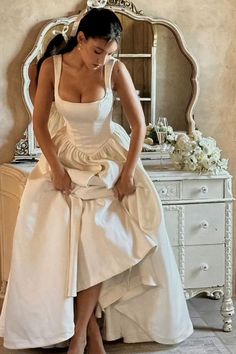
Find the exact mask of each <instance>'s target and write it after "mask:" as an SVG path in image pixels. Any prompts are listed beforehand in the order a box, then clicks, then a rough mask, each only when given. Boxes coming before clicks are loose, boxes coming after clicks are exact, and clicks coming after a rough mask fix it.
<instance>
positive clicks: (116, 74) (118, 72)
mask: <svg viewBox="0 0 236 354" xmlns="http://www.w3.org/2000/svg"><path fill="white" fill-rule="evenodd" d="M127 72H128V70H127V68H126V66H125V64H124V63H122V62H121V61H120V60H116V61H115V63H114V67H113V70H112V83H113V89H114V90H116V85H117V82H118V81H119V78H120V77H121V76H124V75H126V74H127Z"/></svg>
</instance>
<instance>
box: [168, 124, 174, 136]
mask: <svg viewBox="0 0 236 354" xmlns="http://www.w3.org/2000/svg"><path fill="white" fill-rule="evenodd" d="M173 132H174V131H173V128H172V127H171V126H170V125H168V127H167V134H172V133H173Z"/></svg>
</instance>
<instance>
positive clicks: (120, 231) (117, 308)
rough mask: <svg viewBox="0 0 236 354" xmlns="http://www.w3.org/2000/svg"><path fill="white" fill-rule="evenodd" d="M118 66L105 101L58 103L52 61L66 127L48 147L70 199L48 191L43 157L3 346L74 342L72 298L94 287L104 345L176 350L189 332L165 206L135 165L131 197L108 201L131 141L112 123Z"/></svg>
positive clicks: (25, 213) (31, 181)
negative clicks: (147, 344)
mask: <svg viewBox="0 0 236 354" xmlns="http://www.w3.org/2000/svg"><path fill="white" fill-rule="evenodd" d="M114 63H115V59H111V60H110V61H109V62H108V63H107V64H106V65H105V86H106V93H105V96H104V98H103V99H101V100H98V101H95V102H91V103H72V102H68V101H64V100H62V99H61V98H60V97H59V95H58V83H59V80H60V74H61V68H62V65H61V64H62V58H61V55H58V56H54V68H55V105H56V108H57V110H58V112H59V113H60V114H61V115H63V117H64V119H65V126H64V127H62V128H61V129H60V130H59V131H58V132H57V133H56V134H55V136H54V137H53V141H54V143H55V145H56V147H57V149H58V156H59V158H60V160H61V162H62V163H63V165H64V166H65V168H66V169H67V171H68V173H69V175H70V176H71V179H72V181H73V182H74V188H73V191H72V193H71V194H70V196H65V195H63V194H62V193H61V192H60V191H56V190H55V189H54V187H53V184H52V181H51V171H50V167H49V165H48V163H47V160H46V159H45V157H44V156H43V155H42V156H41V158H40V161H39V162H38V163H37V165H36V166H35V168H34V169H33V171H32V172H31V174H30V175H29V177H28V180H27V183H26V187H25V190H24V193H23V196H22V199H21V204H20V209H19V213H18V218H17V223H16V228H15V234H14V240H13V251H12V261H11V269H10V275H9V281H8V286H7V291H6V296H5V299H4V303H3V309H2V313H1V317H0V336H2V337H4V346H5V347H6V348H9V349H21V348H33V347H42V346H48V345H52V344H55V343H60V342H63V341H65V340H67V339H69V338H71V337H72V336H73V334H74V311H73V300H74V297H75V296H76V295H77V292H78V291H80V290H83V289H86V288H89V287H91V286H93V285H95V284H98V283H100V282H102V288H101V293H100V296H99V303H98V306H97V309H96V315H97V316H98V317H99V316H101V314H103V316H104V326H103V329H102V336H103V338H104V339H105V340H109V341H110V340H115V339H118V338H123V339H124V341H125V342H126V343H132V342H144V341H157V342H159V343H164V344H175V343H178V342H181V341H183V340H185V339H186V338H187V337H188V336H190V335H191V334H192V331H193V327H192V323H191V320H190V317H189V313H188V309H187V305H186V300H185V298H184V294H183V289H182V284H181V281H180V277H179V273H178V269H177V266H176V262H175V259H174V255H173V252H172V248H171V246H170V243H169V240H168V236H167V233H166V228H165V222H164V217H163V210H162V207H161V203H160V200H159V197H158V194H157V192H156V189H155V188H154V186H153V184H152V182H151V180H150V178H149V177H148V175H147V173H146V172H145V170H144V168H143V166H142V164H141V162H140V161H139V162H138V165H137V167H136V170H135V175H134V181H135V185H136V192H135V193H134V194H132V195H129V196H125V197H124V198H123V200H122V202H120V201H119V200H118V199H117V198H115V196H114V193H113V186H114V184H115V183H116V181H117V179H118V177H119V175H120V172H121V170H122V166H123V164H124V162H125V160H126V156H127V150H128V148H129V142H130V139H129V136H128V135H127V133H126V132H125V131H124V129H123V128H122V127H121V126H120V125H118V124H116V123H114V122H112V106H113V93H112V89H111V73H112V68H113V65H114Z"/></svg>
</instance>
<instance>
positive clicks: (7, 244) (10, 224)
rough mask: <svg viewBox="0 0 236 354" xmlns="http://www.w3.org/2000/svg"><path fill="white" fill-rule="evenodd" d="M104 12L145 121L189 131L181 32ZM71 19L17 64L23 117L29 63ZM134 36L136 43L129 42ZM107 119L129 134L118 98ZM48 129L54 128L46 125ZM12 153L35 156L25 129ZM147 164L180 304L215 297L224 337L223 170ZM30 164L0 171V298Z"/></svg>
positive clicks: (117, 5)
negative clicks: (113, 24) (115, 30)
mask: <svg viewBox="0 0 236 354" xmlns="http://www.w3.org/2000/svg"><path fill="white" fill-rule="evenodd" d="M107 6H108V7H110V8H112V9H113V10H114V11H115V12H116V13H117V15H118V16H119V17H120V19H121V22H122V24H123V27H124V38H125V39H124V40H123V41H122V43H121V54H120V58H121V59H122V60H124V61H125V63H126V65H127V67H128V69H129V71H130V72H131V74H132V78H133V81H134V84H135V87H136V88H137V90H138V92H140V101H141V103H142V105H143V109H144V112H145V116H146V119H147V121H146V123H147V124H148V123H152V124H154V123H155V120H156V117H157V116H161V115H165V116H167V117H168V121H169V123H170V125H171V126H172V127H173V128H174V130H175V131H185V132H188V133H191V132H193V131H194V129H195V123H196V122H195V120H194V119H193V108H194V106H195V104H196V101H197V97H198V92H199V84H198V66H197V63H196V61H195V59H194V58H193V56H192V55H191V54H190V52H189V51H188V49H187V47H186V43H185V41H184V38H183V35H182V33H181V32H180V31H179V30H178V28H177V27H176V25H175V24H173V23H172V22H170V21H169V20H165V19H154V18H152V17H148V16H144V15H143V14H142V11H139V10H137V9H136V7H135V5H134V4H133V3H132V2H130V1H126V2H121V1H119V0H108V2H107ZM75 19H76V16H71V17H64V18H60V19H56V20H53V21H50V22H49V23H48V24H47V25H46V26H44V28H43V29H42V31H41V32H40V34H39V36H38V39H37V41H36V43H35V45H34V48H33V49H32V51H31V52H30V54H29V56H28V57H27V58H26V60H25V62H24V64H23V98H24V101H25V103H26V107H27V109H28V111H29V113H30V114H32V110H33V98H32V97H33V96H34V90H35V87H34V78H33V77H32V73H34V72H35V69H34V68H35V64H36V63H37V59H38V58H40V55H42V53H43V52H44V50H45V48H46V46H47V44H48V41H49V38H52V37H53V36H54V34H53V33H55V30H56V31H62V30H63V28H64V26H65V25H68V26H69V27H70V28H71V26H72V24H73V22H74V21H75ZM140 24H141V26H140ZM126 29H127V31H126ZM137 33H138V38H139V39H140V40H139V41H136V42H135V43H133V44H132V41H133V38H137ZM141 38H143V39H145V40H141ZM140 46H143V47H140ZM168 51H170V52H168ZM169 72H170V73H171V74H170V76H169ZM170 78H171V79H170ZM172 78H174V79H172ZM171 80H172V81H171ZM173 80H175V81H174V82H173ZM167 87H168V89H166V88H167ZM166 92H167V93H168V94H167V95H166ZM195 118H196V117H195ZM114 120H115V121H116V122H118V123H120V124H122V125H123V127H124V128H125V129H126V130H127V132H129V126H128V125H127V122H126V123H125V117H124V114H123V111H122V109H121V107H120V106H119V100H117V102H116V103H115V110H114ZM51 128H52V130H53V129H54V128H55V127H54V126H53V124H52V127H51ZM16 155H17V158H18V159H19V160H20V158H28V159H29V160H30V159H32V158H33V157H35V156H36V157H38V156H39V155H40V149H39V147H38V146H37V142H36V141H35V137H34V135H33V130H32V126H31V125H30V126H29V128H28V130H27V132H26V137H25V139H22V141H21V142H19V144H18V146H17V150H16ZM147 163H148V162H147V161H145V168H146V170H147V172H148V173H149V175H150V177H151V179H152V181H153V183H154V185H155V187H156V189H157V191H158V193H159V195H160V198H161V200H162V203H163V206H164V214H165V220H166V225H167V230H168V234H169V237H170V241H171V244H172V247H173V251H174V254H175V257H176V261H177V264H178V268H179V272H180V276H181V279H182V283H183V288H184V290H185V295H186V299H189V298H191V297H193V296H196V295H197V294H200V293H206V294H207V295H208V296H210V297H212V298H214V299H222V306H221V314H222V316H223V320H224V326H223V329H224V331H227V332H229V331H231V330H232V315H233V313H234V307H233V302H232V239H233V236H232V204H233V196H232V190H231V186H232V181H231V176H230V175H229V174H227V172H225V173H223V174H220V175H209V174H202V175H199V174H198V173H191V172H180V171H176V170H173V169H169V170H158V167H157V166H151V165H148V164H147ZM34 164H35V162H18V163H14V164H10V163H9V164H3V165H1V166H0V221H1V226H0V242H1V249H0V252H1V282H2V283H1V293H0V296H1V297H3V296H4V294H5V289H6V284H7V279H8V276H9V268H10V260H11V249H12V239H13V232H14V226H15V222H16V217H17V212H18V208H19V203H20V198H21V194H22V192H23V189H24V185H25V182H26V179H27V175H28V173H29V171H30V170H31V169H32V167H33V166H34ZM147 202H148V201H147Z"/></svg>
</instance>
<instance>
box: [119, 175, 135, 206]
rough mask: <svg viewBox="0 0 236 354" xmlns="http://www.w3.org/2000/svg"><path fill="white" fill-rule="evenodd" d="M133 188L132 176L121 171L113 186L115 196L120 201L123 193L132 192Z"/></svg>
mask: <svg viewBox="0 0 236 354" xmlns="http://www.w3.org/2000/svg"><path fill="white" fill-rule="evenodd" d="M135 190H136V188H135V184H134V177H133V176H129V175H125V174H122V173H121V175H120V177H119V179H118V181H117V182H116V184H115V186H114V194H115V197H116V198H118V199H119V201H122V199H123V198H124V196H125V195H129V194H133V193H134V192H135Z"/></svg>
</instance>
